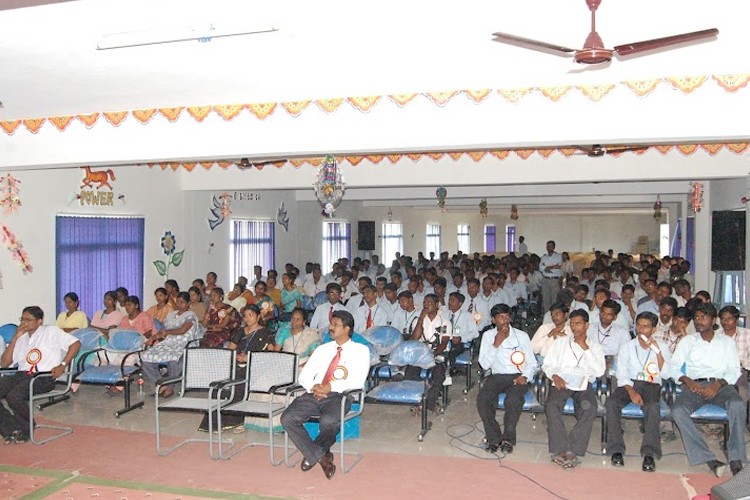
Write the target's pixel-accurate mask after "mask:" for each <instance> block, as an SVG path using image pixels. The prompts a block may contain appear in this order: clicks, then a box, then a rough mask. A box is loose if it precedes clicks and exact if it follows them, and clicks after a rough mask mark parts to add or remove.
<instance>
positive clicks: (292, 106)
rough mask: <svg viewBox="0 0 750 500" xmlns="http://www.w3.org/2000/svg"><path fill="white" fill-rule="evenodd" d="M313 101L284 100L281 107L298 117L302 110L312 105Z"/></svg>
mask: <svg viewBox="0 0 750 500" xmlns="http://www.w3.org/2000/svg"><path fill="white" fill-rule="evenodd" d="M310 102H311V101H291V102H282V103H281V107H282V108H284V109H285V110H286V112H287V113H289V114H290V115H292V116H294V117H297V116H299V114H300V113H302V111H303V110H304V109H305V108H306V107H308V106H309V105H310Z"/></svg>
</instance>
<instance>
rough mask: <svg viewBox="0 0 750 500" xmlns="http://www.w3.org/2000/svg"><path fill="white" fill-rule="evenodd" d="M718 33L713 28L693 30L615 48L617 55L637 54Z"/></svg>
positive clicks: (709, 36)
mask: <svg viewBox="0 0 750 500" xmlns="http://www.w3.org/2000/svg"><path fill="white" fill-rule="evenodd" d="M718 34H719V30H718V29H716V28H711V29H707V30H701V31H693V32H691V33H683V34H681V35H674V36H667V37H664V38H654V39H653V40H645V41H643V42H636V43H626V44H625V45H618V46H617V47H615V49H614V50H615V52H617V55H620V56H628V55H630V54H637V53H639V52H646V51H648V50H655V49H662V48H665V47H669V46H671V45H679V44H681V43H687V42H694V41H697V40H703V39H707V38H712V37H715V36H717V35H718Z"/></svg>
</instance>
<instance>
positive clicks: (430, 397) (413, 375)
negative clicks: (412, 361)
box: [404, 363, 445, 411]
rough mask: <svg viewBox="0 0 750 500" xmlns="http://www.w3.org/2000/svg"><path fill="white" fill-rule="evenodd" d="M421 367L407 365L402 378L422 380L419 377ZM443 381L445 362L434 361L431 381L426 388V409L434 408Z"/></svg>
mask: <svg viewBox="0 0 750 500" xmlns="http://www.w3.org/2000/svg"><path fill="white" fill-rule="evenodd" d="M420 373H422V368H420V367H418V366H411V365H409V366H407V367H406V369H405V370H404V378H405V379H406V380H422V378H421V377H420ZM443 382H445V363H436V364H435V366H434V367H433V368H432V383H431V384H430V387H429V389H427V402H426V403H427V409H428V410H430V411H432V410H434V409H435V403H437V400H438V398H439V397H440V391H441V390H442V388H443Z"/></svg>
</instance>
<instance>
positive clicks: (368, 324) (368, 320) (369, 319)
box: [365, 307, 372, 328]
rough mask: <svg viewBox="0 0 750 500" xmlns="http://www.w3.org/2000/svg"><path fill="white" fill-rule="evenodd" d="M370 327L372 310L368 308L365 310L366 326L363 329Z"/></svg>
mask: <svg viewBox="0 0 750 500" xmlns="http://www.w3.org/2000/svg"><path fill="white" fill-rule="evenodd" d="M371 326H372V309H370V308H369V307H368V308H367V326H366V327H365V328H370V327H371Z"/></svg>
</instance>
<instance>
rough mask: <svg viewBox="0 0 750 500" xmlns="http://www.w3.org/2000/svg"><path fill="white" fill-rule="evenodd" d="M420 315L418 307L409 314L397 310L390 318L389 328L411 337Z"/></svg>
mask: <svg viewBox="0 0 750 500" xmlns="http://www.w3.org/2000/svg"><path fill="white" fill-rule="evenodd" d="M421 313H422V311H421V309H420V308H419V307H415V308H414V310H413V311H411V312H410V311H405V310H404V309H399V310H398V311H396V313H395V314H394V315H393V317H392V318H391V326H392V327H393V328H395V329H396V330H398V331H399V332H401V333H402V334H404V335H409V336H411V334H412V333H413V332H414V328H415V327H416V326H417V320H418V319H419V315H420V314H421Z"/></svg>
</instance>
